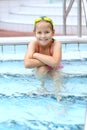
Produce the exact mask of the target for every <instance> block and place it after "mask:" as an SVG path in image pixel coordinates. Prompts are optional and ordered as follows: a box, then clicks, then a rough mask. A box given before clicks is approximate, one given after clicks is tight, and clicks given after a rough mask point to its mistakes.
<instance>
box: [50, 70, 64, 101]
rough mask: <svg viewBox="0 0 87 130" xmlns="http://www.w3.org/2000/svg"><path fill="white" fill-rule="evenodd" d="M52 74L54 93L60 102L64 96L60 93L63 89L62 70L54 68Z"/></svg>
mask: <svg viewBox="0 0 87 130" xmlns="http://www.w3.org/2000/svg"><path fill="white" fill-rule="evenodd" d="M51 76H52V78H53V82H54V95H55V97H56V99H57V101H58V102H59V101H60V100H61V98H62V96H61V95H60V91H61V87H62V86H63V75H62V72H61V70H56V71H55V70H53V71H52V72H51Z"/></svg>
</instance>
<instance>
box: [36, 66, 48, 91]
mask: <svg viewBox="0 0 87 130" xmlns="http://www.w3.org/2000/svg"><path fill="white" fill-rule="evenodd" d="M48 71H49V70H48V67H47V66H41V67H38V68H37V69H36V77H37V79H38V80H40V81H41V88H40V89H38V90H37V91H38V92H44V91H46V89H45V87H44V85H45V79H46V78H47V73H48Z"/></svg>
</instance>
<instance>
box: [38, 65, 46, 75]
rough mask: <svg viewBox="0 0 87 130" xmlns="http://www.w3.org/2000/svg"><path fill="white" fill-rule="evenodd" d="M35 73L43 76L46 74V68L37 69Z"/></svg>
mask: <svg viewBox="0 0 87 130" xmlns="http://www.w3.org/2000/svg"><path fill="white" fill-rule="evenodd" d="M37 72H38V73H40V74H43V75H44V74H46V73H47V72H48V68H47V66H41V67H38V68H37Z"/></svg>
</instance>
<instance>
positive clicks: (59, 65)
mask: <svg viewBox="0 0 87 130" xmlns="http://www.w3.org/2000/svg"><path fill="white" fill-rule="evenodd" d="M53 42H54V39H53ZM51 46H52V44H51V45H50V46H49V53H50V56H52V52H51ZM37 47H38V53H40V45H39V44H38V46H37ZM57 68H60V69H61V68H63V65H62V64H58V66H57ZM48 69H49V70H52V69H53V68H52V67H51V66H48Z"/></svg>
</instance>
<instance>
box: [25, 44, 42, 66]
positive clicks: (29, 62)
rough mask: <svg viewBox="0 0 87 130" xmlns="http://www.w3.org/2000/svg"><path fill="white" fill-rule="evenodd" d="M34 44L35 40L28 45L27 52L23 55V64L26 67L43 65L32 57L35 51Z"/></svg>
mask: <svg viewBox="0 0 87 130" xmlns="http://www.w3.org/2000/svg"><path fill="white" fill-rule="evenodd" d="M35 46H36V43H35V42H31V43H30V44H29V46H28V49H27V52H26V54H25V57H24V66H25V67H26V68H34V67H39V66H42V65H44V63H43V62H41V61H40V60H39V59H36V58H34V57H33V54H34V53H35Z"/></svg>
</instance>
